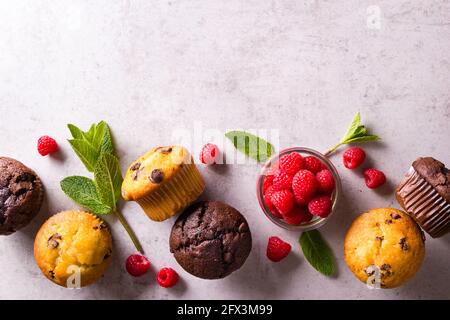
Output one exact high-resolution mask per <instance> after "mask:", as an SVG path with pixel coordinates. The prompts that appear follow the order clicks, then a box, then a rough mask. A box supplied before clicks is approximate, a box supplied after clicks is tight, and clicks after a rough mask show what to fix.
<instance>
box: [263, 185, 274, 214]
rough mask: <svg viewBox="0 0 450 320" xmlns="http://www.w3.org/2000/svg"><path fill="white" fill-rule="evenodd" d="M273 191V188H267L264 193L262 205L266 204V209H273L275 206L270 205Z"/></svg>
mask: <svg viewBox="0 0 450 320" xmlns="http://www.w3.org/2000/svg"><path fill="white" fill-rule="evenodd" d="M274 192H275V190H274V189H273V186H269V187H268V188H267V190H266V192H265V193H264V203H265V204H266V206H267V208H269V209H273V208H275V206H274V205H273V203H272V195H273V194H274Z"/></svg>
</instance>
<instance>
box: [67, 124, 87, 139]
mask: <svg viewBox="0 0 450 320" xmlns="http://www.w3.org/2000/svg"><path fill="white" fill-rule="evenodd" d="M67 127H68V128H69V131H70V133H71V134H72V137H73V138H74V139H84V132H83V131H82V130H81V129H79V128H78V127H77V126H75V125H73V124H71V123H69V124H68V125H67Z"/></svg>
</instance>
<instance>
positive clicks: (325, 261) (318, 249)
mask: <svg viewBox="0 0 450 320" xmlns="http://www.w3.org/2000/svg"><path fill="white" fill-rule="evenodd" d="M299 243H300V247H301V248H302V251H303V255H304V256H305V258H306V260H308V262H309V263H310V264H311V265H312V266H313V267H314V269H316V270H317V271H319V272H320V273H322V274H324V275H326V276H332V275H333V274H334V273H335V272H336V263H335V261H334V256H333V254H332V252H331V249H330V247H328V245H327V243H326V242H325V241H324V239H323V238H322V236H321V235H320V232H319V231H318V230H311V231H306V232H303V233H302V235H301V236H300V239H299Z"/></svg>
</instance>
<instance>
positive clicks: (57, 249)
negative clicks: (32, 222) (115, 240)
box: [34, 211, 112, 288]
mask: <svg viewBox="0 0 450 320" xmlns="http://www.w3.org/2000/svg"><path fill="white" fill-rule="evenodd" d="M111 254H112V239H111V234H110V232H109V229H108V227H107V225H106V224H105V222H103V221H102V220H101V219H100V218H98V217H97V216H95V215H93V214H90V213H88V212H84V211H63V212H60V213H58V214H56V215H54V216H52V217H50V218H49V219H48V220H47V221H46V222H45V223H44V224H43V225H42V227H41V228H40V230H39V232H38V233H37V235H36V239H35V241H34V258H35V260H36V262H37V264H38V266H39V268H40V269H41V271H42V273H43V274H44V276H45V277H47V279H49V280H51V281H52V282H54V283H56V284H58V285H60V286H63V287H71V288H76V287H84V286H87V285H89V284H92V283H94V282H95V281H97V280H98V279H99V278H100V277H101V276H102V275H103V273H104V272H105V270H106V268H107V267H108V266H109V264H110V263H111Z"/></svg>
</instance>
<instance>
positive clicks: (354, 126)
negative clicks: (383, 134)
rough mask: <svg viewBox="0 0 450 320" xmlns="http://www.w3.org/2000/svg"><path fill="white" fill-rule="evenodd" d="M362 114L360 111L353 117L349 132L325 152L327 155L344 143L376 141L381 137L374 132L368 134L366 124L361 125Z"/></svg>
mask: <svg viewBox="0 0 450 320" xmlns="http://www.w3.org/2000/svg"><path fill="white" fill-rule="evenodd" d="M360 122H361V114H360V113H359V112H358V113H357V114H356V116H355V117H354V118H353V120H352V123H351V124H350V127H349V128H348V130H347V133H346V134H345V135H344V136H343V137H342V139H341V140H340V141H339V143H338V144H337V145H335V146H334V147H333V148H331V149H330V150H328V151H327V152H325V155H326V156H328V155H330V154H331V153H333V152H334V151H335V150H336V149H337V148H339V147H340V146H342V145H344V144H350V143H354V142H368V141H376V140H379V139H380V138H379V137H378V136H376V135H373V134H367V129H366V127H365V126H363V125H361V123H360Z"/></svg>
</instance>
